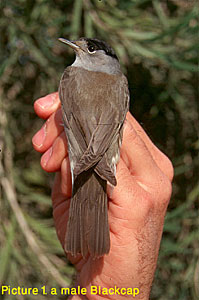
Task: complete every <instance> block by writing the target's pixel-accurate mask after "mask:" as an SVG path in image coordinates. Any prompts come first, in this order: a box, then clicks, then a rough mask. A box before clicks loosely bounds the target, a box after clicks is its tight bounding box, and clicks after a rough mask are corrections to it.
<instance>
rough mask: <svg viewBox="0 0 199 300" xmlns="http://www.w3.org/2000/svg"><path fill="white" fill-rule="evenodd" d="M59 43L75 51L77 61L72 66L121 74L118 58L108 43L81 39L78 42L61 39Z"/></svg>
mask: <svg viewBox="0 0 199 300" xmlns="http://www.w3.org/2000/svg"><path fill="white" fill-rule="evenodd" d="M59 41H61V42H63V43H65V44H67V45H68V46H70V47H71V48H72V49H73V50H74V51H75V53H76V60H75V62H74V63H73V64H72V66H74V67H80V68H84V69H86V70H89V71H95V72H105V73H109V74H117V73H119V72H120V64H119V61H118V58H117V56H116V54H115V52H114V50H113V49H112V48H111V47H110V46H109V45H108V44H107V43H106V42H104V41H101V40H98V39H90V38H80V39H79V40H76V41H69V40H66V39H63V38H60V39H59Z"/></svg>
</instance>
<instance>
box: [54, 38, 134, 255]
mask: <svg viewBox="0 0 199 300" xmlns="http://www.w3.org/2000/svg"><path fill="white" fill-rule="evenodd" d="M59 40H60V41H61V42H63V43H65V44H67V45H68V46H70V47H71V48H72V49H73V50H74V51H75V54H76V59H75V61H74V63H73V64H72V65H71V66H69V67H67V68H66V69H65V71H64V73H63V75H62V78H61V81H60V86H59V97H60V100H61V104H62V114H63V122H64V129H65V133H66V136H67V141H68V154H69V160H70V168H71V174H72V185H73V186H72V197H71V202H70V209H69V219H68V224H67V231H66V236H65V244H64V249H65V251H66V252H67V253H70V254H72V255H73V256H76V255H77V254H78V253H80V254H82V256H83V257H84V258H85V257H87V255H91V256H92V257H93V258H97V257H101V256H103V255H104V254H108V253H109V250H110V233H109V224H108V200H107V194H106V188H107V184H111V185H112V186H116V184H117V182H116V178H115V175H116V165H117V163H118V161H119V155H120V153H119V152H120V146H121V142H122V134H123V125H124V121H125V118H126V114H127V111H128V109H129V90H128V82H127V79H126V77H125V76H124V75H123V73H122V71H121V70H120V63H119V61H118V58H117V56H116V54H115V52H114V51H113V49H112V48H111V47H110V46H109V45H108V44H107V43H105V42H103V41H101V40H98V39H90V38H80V39H79V40H76V41H69V40H65V39H62V38H60V39H59Z"/></svg>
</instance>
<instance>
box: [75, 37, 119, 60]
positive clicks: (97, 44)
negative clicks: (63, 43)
mask: <svg viewBox="0 0 199 300" xmlns="http://www.w3.org/2000/svg"><path fill="white" fill-rule="evenodd" d="M80 40H85V41H86V42H87V45H88V47H90V46H92V47H94V49H95V50H104V52H105V53H106V54H107V55H109V56H112V57H114V58H116V59H117V60H118V57H117V55H116V54H115V52H114V50H113V49H112V48H111V47H110V46H109V45H108V44H107V43H106V42H104V41H101V40H98V39H89V38H80Z"/></svg>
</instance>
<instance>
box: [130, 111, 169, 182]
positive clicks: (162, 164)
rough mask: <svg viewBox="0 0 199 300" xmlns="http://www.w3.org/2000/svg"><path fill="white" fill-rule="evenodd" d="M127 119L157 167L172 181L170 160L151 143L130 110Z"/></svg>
mask: <svg viewBox="0 0 199 300" xmlns="http://www.w3.org/2000/svg"><path fill="white" fill-rule="evenodd" d="M127 120H128V121H129V123H130V124H131V125H132V126H133V128H134V129H135V131H136V133H137V134H138V135H139V137H140V138H141V139H142V140H143V142H144V143H145V145H146V147H147V148H148V150H149V152H150V153H151V156H152V157H153V159H154V161H155V162H156V164H157V165H158V167H159V168H160V169H161V171H162V172H163V173H164V174H165V175H166V176H167V177H168V178H169V180H170V181H172V179H173V174H174V171H173V166H172V163H171V161H170V160H169V159H168V157H167V156H166V155H165V154H164V153H162V152H161V151H160V150H159V149H158V148H157V147H156V146H155V145H154V144H153V143H152V141H151V140H150V138H149V137H148V135H147V134H146V132H145V131H144V130H143V128H142V127H141V126H140V124H139V123H138V122H137V121H136V120H135V118H134V117H133V116H132V115H131V113H130V112H128V113H127Z"/></svg>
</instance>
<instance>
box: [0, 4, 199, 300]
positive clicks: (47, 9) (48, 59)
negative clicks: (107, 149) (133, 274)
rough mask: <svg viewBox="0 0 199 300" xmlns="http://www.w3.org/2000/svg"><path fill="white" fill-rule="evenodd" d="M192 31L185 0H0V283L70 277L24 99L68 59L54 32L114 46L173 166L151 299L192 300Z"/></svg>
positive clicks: (195, 121)
mask: <svg viewBox="0 0 199 300" xmlns="http://www.w3.org/2000/svg"><path fill="white" fill-rule="evenodd" d="M198 32H199V28H198V6H197V1H194V0H168V1H163V0H160V1H158V0H153V1H151V0H121V1H116V0H109V1H105V0H101V1H98V0H93V1H92V0H79V1H78V0H76V1H72V0H65V1H60V0H54V1H53V0H49V1H41V0H36V1H33V0H30V1H24V0H15V1H13V0H6V1H5V0H4V1H3V0H2V1H1V2H0V76H1V82H0V151H1V152H0V156H1V161H0V182H1V186H2V191H0V198H1V210H0V216H1V219H0V244H1V247H0V270H1V271H0V283H1V284H2V283H6V284H10V285H13V286H17V285H20V286H25V287H28V286H38V287H41V286H42V285H46V286H47V287H48V288H51V287H58V286H61V285H63V284H68V283H69V282H70V281H71V280H72V274H73V268H72V267H71V266H70V265H69V264H68V265H67V263H66V260H65V258H64V253H63V250H62V248H61V246H60V244H59V242H58V240H57V237H56V233H55V229H54V225H53V221H52V208H51V200H50V188H51V184H52V177H51V176H50V175H46V174H45V173H44V172H43V171H42V170H41V168H40V165H39V157H40V156H39V155H38V154H37V153H35V151H34V150H33V149H32V146H31V138H32V136H33V135H34V133H35V132H36V130H37V129H38V128H39V127H40V126H41V124H42V122H41V121H39V120H38V118H37V117H36V115H35V113H34V111H33V103H34V100H35V99H36V98H38V97H41V96H43V95H46V94H48V93H50V92H53V91H56V90H57V88H58V84H59V80H60V77H61V73H62V72H63V70H64V68H65V67H66V66H67V65H69V64H70V63H71V62H72V59H73V57H72V56H71V55H72V54H71V53H70V54H67V53H66V51H67V50H66V48H64V47H63V46H62V45H61V44H60V43H59V42H58V41H57V39H58V38H59V37H69V38H76V37H80V36H87V37H98V38H102V39H104V40H107V41H108V42H109V43H110V44H111V45H112V46H113V48H114V49H115V50H116V52H117V54H118V56H119V58H120V60H121V63H122V65H123V69H124V71H125V72H126V75H127V77H128V79H129V87H130V91H131V99H132V100H131V111H132V113H133V114H134V116H135V117H136V118H137V119H138V121H139V122H140V123H141V124H142V126H143V127H144V128H145V130H146V131H147V133H148V134H149V135H150V137H151V138H152V140H153V141H154V142H155V144H156V145H157V146H158V147H159V148H160V149H162V150H163V151H164V152H165V153H166V154H167V155H168V156H169V157H170V159H171V160H172V162H173V164H174V167H175V178H174V183H173V197H172V200H171V203H170V206H169V209H168V213H167V216H166V221H165V227H164V236H163V241H162V244H161V251H160V255H159V261H158V269H157V272H156V277H155V280H154V284H153V289H152V293H151V298H152V299H153V300H155V299H158V300H166V299H167V300H168V299H179V300H180V299H183V300H189V299H198V298H199V289H198V286H199V258H198V257H199V250H198V249H199V238H198V237H199V217H198V209H199V201H198V199H199V187H198V186H199V180H198V174H199V166H198V161H199V160H198V150H199V137H198V134H199V130H198V129H199V112H198V111H199V110H198V106H199V101H198V50H199V49H198V48H199V47H198ZM13 199H14V200H16V201H14V202H13V201H12V200H13ZM15 202H16V203H19V205H18V206H16V205H15ZM24 222H25V223H24ZM24 224H25V225H24ZM24 226H25V227H24ZM27 226H28V229H29V230H30V231H28V232H29V233H30V235H31V237H32V238H33V240H34V241H35V244H36V246H35V244H34V243H33V244H31V241H30V239H29V237H28V236H27V234H25V233H26V232H27V230H26V229H27ZM56 271H57V272H58V273H56ZM55 274H56V276H55ZM43 298H44V297H43V296H41V295H40V296H37V299H43ZM4 299H6V300H7V299H12V298H10V297H4ZM19 299H22V298H19ZM23 299H32V298H31V296H28V298H25V297H24V298H23ZM49 299H50V297H49Z"/></svg>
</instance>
